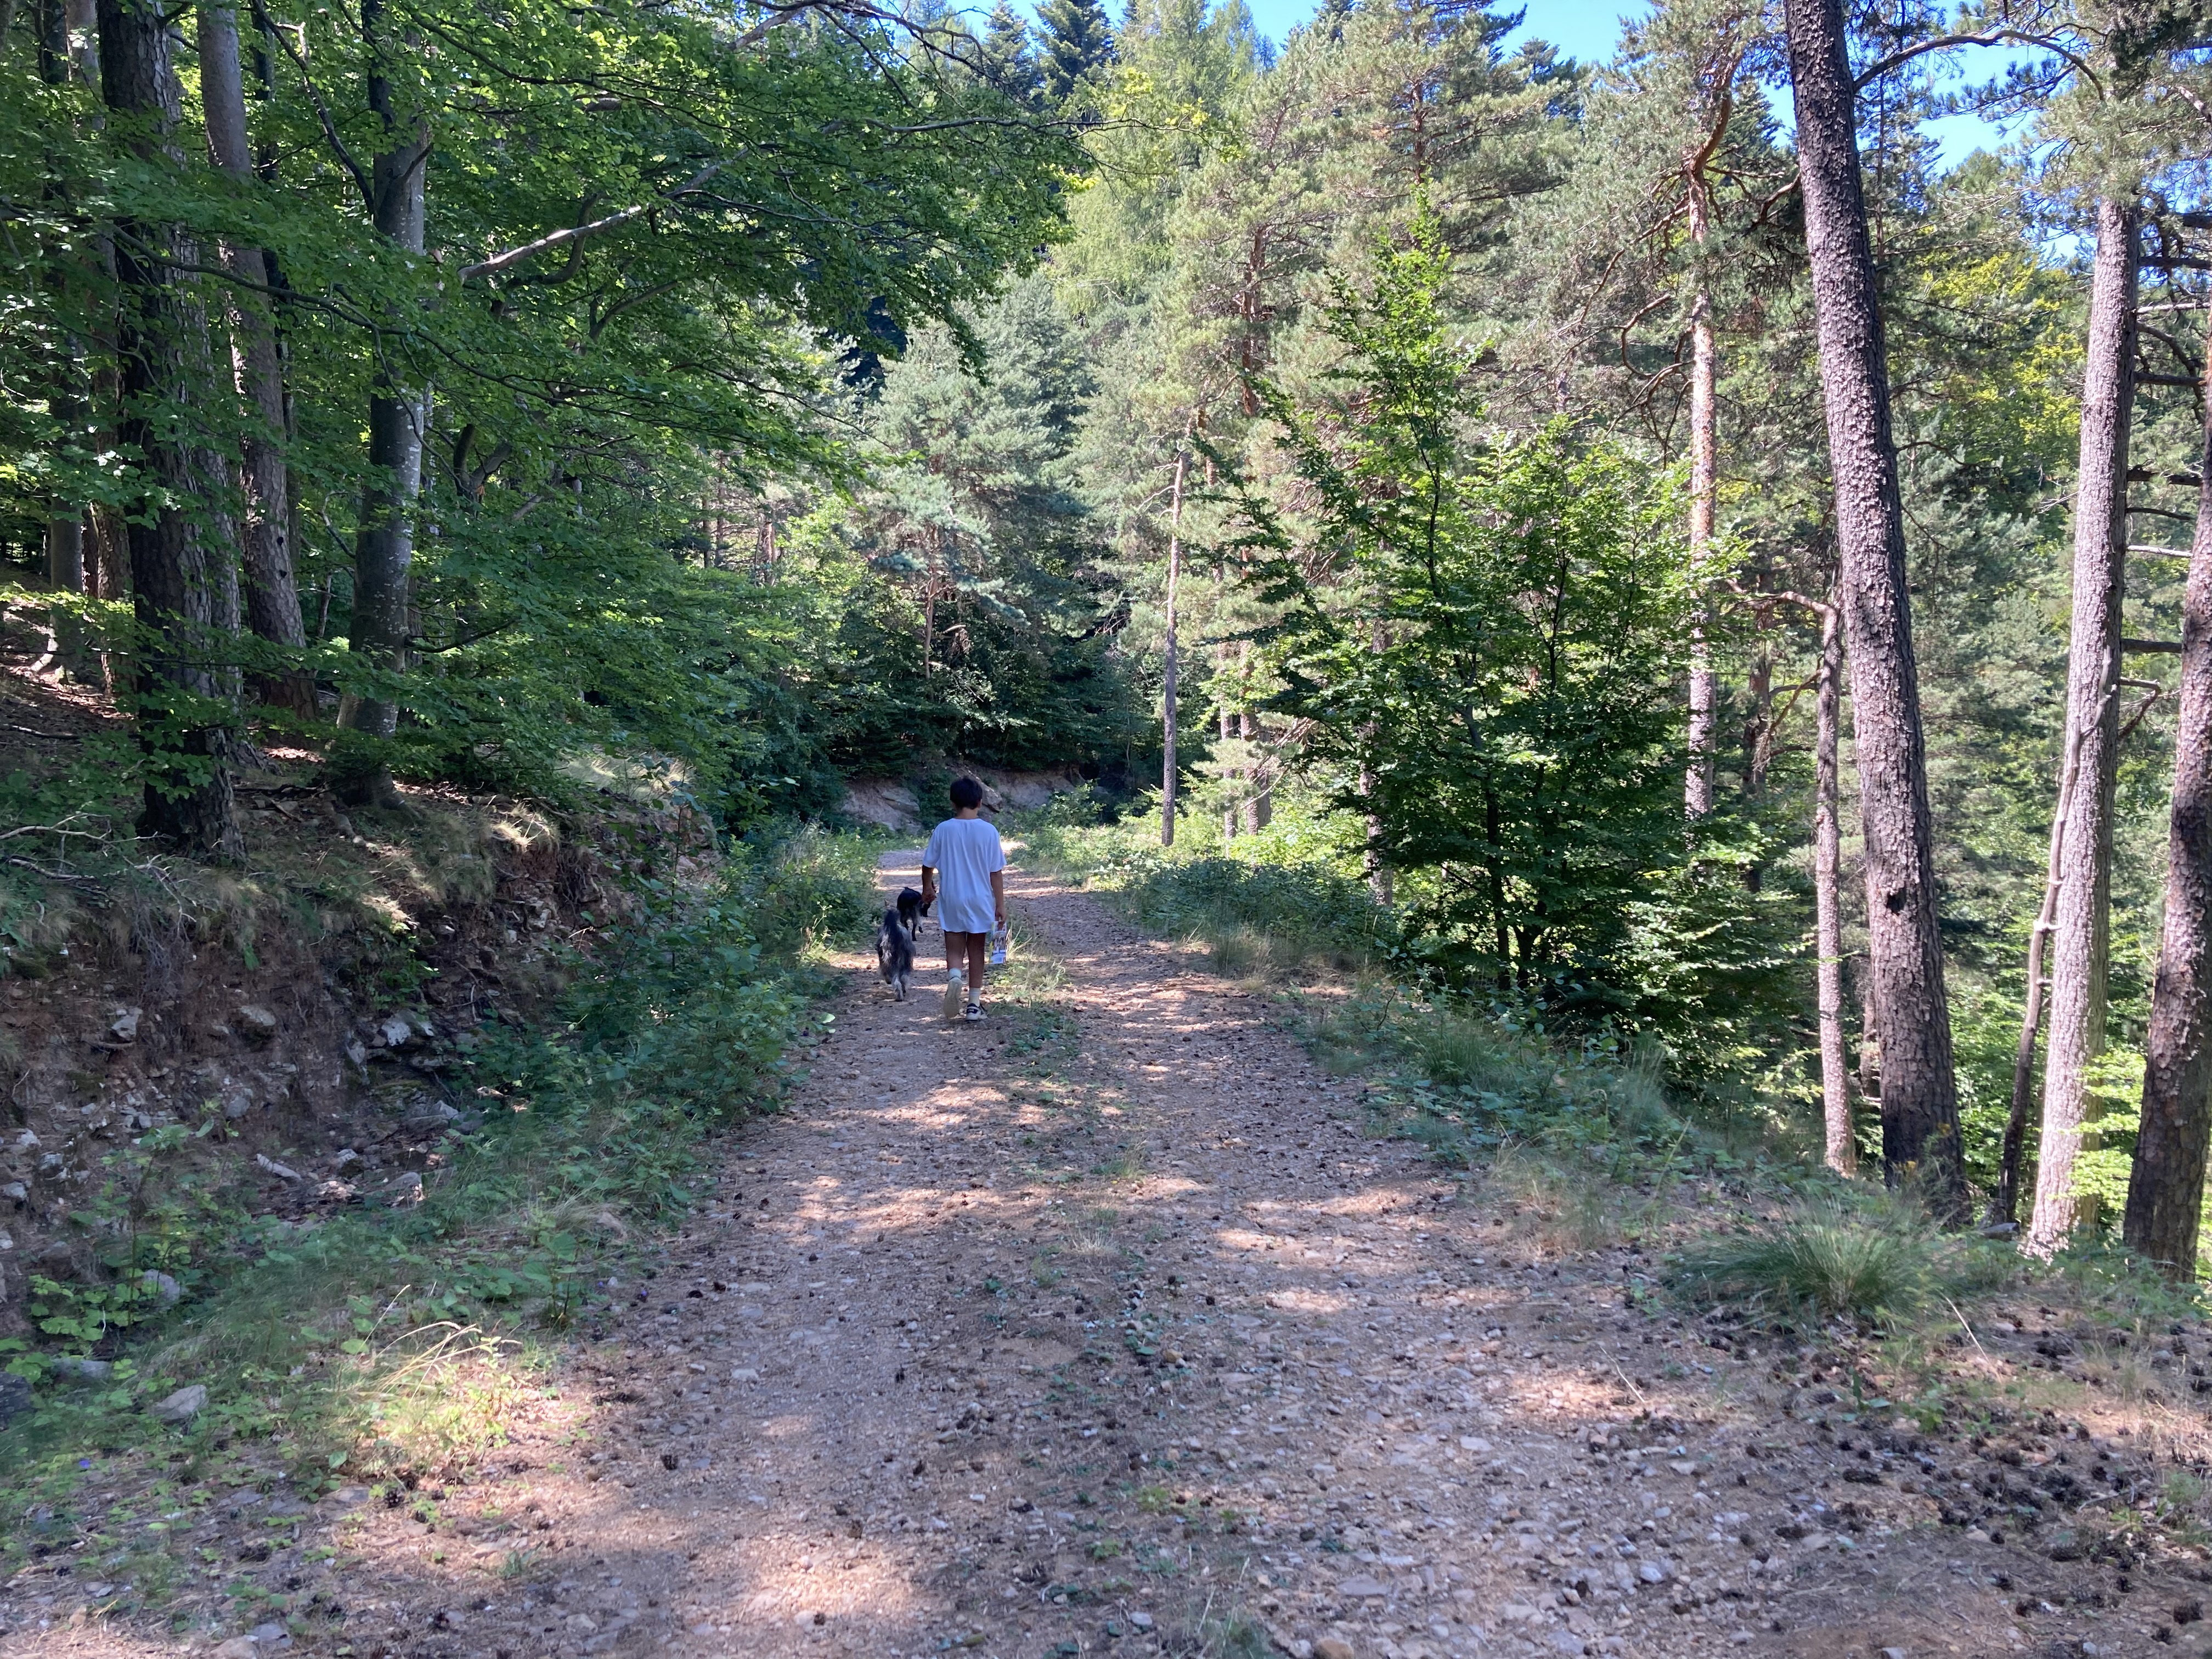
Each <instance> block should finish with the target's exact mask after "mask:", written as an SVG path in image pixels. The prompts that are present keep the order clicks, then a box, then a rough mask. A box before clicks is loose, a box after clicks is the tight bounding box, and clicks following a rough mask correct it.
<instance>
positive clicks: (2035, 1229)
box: [2027, 197, 2137, 1255]
mask: <svg viewBox="0 0 2212 1659" xmlns="http://www.w3.org/2000/svg"><path fill="white" fill-rule="evenodd" d="M2136 234H2137V233H2136V207H2135V204H2134V203H2132V202H2121V201H2116V200H2113V199H2111V198H2109V197H2108V198H2106V199H2105V200H2102V201H2100V202H2099V203H2098V204H2097V252H2096V259H2095V263H2094V265H2093V268H2092V271H2091V276H2090V287H2089V343H2088V357H2087V362H2086V363H2085V365H2084V367H2083V372H2082V385H2081V464H2080V468H2079V472H2078V476H2077V478H2076V481H2075V495H2074V608H2073V617H2072V626H2071V630H2070V637H2069V644H2068V649H2067V669H2066V743H2065V747H2066V749H2067V750H2068V751H2069V757H2071V758H2072V768H2071V769H2072V770H2073V773H2074V787H2073V788H2072V789H2071V790H2070V791H2068V792H2066V794H2067V799H2065V801H2064V802H2063V810H2064V811H2065V814H2066V824H2065V833H2064V834H2063V836H2059V835H2057V834H2055V833H2054V835H2053V836H2052V837H2051V846H2052V848H2053V851H2054V854H2055V858H2054V862H2053V864H2052V866H2051V887H2052V888H2054V889H2055V890H2056V891H2057V903H2056V905H2055V907H2054V908H2053V909H2052V912H2051V1037H2050V1042H2049V1046H2048V1048H2047V1050H2046V1052H2045V1060H2044V1068H2043V1133H2042V1136H2041V1138H2040V1139H2039V1144H2038V1146H2037V1152H2036V1164H2035V1209H2034V1211H2033V1213H2032V1214H2031V1215H2030V1217H2029V1218H2028V1224H2027V1248H2028V1249H2030V1250H2032V1251H2033V1252H2035V1253H2036V1254H2038V1255H2049V1254H2051V1252H2052V1251H2053V1250H2056V1249H2059V1248H2060V1247H2061V1246H2062V1245H2063V1244H2064V1243H2065V1242H2066V1240H2067V1237H2068V1236H2069V1234H2070V1233H2071V1232H2072V1231H2073V1230H2074V1228H2075V1226H2076V1225H2079V1224H2081V1223H2083V1222H2087V1221H2088V1220H2090V1219H2092V1218H2093V1216H2092V1211H2093V1200H2083V1199H2081V1198H2080V1197H2078V1196H2077V1195H2076V1194H2075V1191H2074V1172H2075V1162H2076V1158H2077V1155H2078V1154H2079V1153H2080V1152H2081V1149H2082V1146H2083V1145H2084V1140H2083V1137H2084V1135H2085V1134H2087V1133H2093V1131H2091V1130H2090V1129H2089V1127H2088V1126H2089V1124H2090V1122H2091V1121H2092V1120H2093V1116H2094V1115H2095V1110H2096V1107H2095V1103H2094V1101H2093V1097H2091V1095H2090V1092H2089V1081H2088V1072H2089V1067H2090V1066H2091V1064H2092V1063H2093V1061H2094V1060H2095V1059H2096V1058H2097V1056H2098V1055H2099V1054H2102V1053H2103V1052H2104V1048H2105V1015H2106V994H2105V986H2106V957H2107V954H2108V949H2109V939H2110V933H2111V915H2112V791H2113V786H2114V783H2115V781H2116V780H2117V778H2118V772H2119V736H2120V707H2119V677H2120V588H2121V577H2122V574H2123V571H2124V563H2125V559H2126V548H2127V505H2128V503H2127V474H2128V428H2129V416H2130V410H2131V409H2132V406H2133V404H2134V401H2135V380H2134V369H2135V346H2136V339H2135V336H2136Z"/></svg>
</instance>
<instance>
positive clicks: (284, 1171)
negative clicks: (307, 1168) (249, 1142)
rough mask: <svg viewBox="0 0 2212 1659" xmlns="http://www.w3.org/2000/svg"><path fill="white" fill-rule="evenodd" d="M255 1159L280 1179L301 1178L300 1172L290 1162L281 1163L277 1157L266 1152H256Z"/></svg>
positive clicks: (293, 1179) (292, 1179)
mask: <svg viewBox="0 0 2212 1659" xmlns="http://www.w3.org/2000/svg"><path fill="white" fill-rule="evenodd" d="M253 1161H254V1163H256V1164H258V1165H259V1166H260V1167H261V1168H263V1169H264V1170H267V1171H268V1172H269V1173H270V1175H273V1176H276V1178H277V1179H278V1180H279V1181H297V1180H298V1179H299V1178H300V1172H299V1171H298V1170H295V1169H293V1168H291V1167H290V1166H289V1164H279V1163H278V1162H277V1161H276V1159H275V1158H270V1157H268V1156H267V1155H266V1154H264V1153H261V1152H256V1153H254V1155H253Z"/></svg>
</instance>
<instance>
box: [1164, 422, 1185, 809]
mask: <svg viewBox="0 0 2212 1659" xmlns="http://www.w3.org/2000/svg"><path fill="white" fill-rule="evenodd" d="M1186 436H1188V434H1186ZM1189 465H1190V453H1189V451H1188V449H1186V448H1185V447H1183V445H1182V444H1177V445H1176V465H1175V493H1174V498H1173V501H1172V503H1171V504H1170V507H1169V508H1168V592H1167V600H1168V615H1167V638H1166V640H1165V641H1164V647H1163V651H1162V658H1163V660H1162V663H1161V667H1160V751H1161V752H1160V845H1161V846H1163V847H1172V846H1174V845H1175V821H1176V783H1177V782H1178V781H1179V780H1178V779H1177V777H1176V588H1177V586H1179V585H1180V584H1181V582H1182V484H1183V478H1184V476H1185V474H1186V472H1187V471H1188V468H1189Z"/></svg>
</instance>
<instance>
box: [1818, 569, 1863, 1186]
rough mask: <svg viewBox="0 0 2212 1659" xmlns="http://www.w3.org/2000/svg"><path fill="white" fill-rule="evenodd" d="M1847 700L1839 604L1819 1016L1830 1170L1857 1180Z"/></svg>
mask: <svg viewBox="0 0 2212 1659" xmlns="http://www.w3.org/2000/svg"><path fill="white" fill-rule="evenodd" d="M1843 701H1844V636H1843V618H1842V616H1841V614H1840V612H1839V611H1838V609H1837V608H1836V607H1835V606H1834V605H1830V606H1828V607H1827V608H1826V610H1825V611H1822V612H1821V613H1820V678H1819V680H1818V682H1817V684H1815V686H1814V704H1813V706H1814V711H1815V712H1814V736H1813V932H1814V941H1815V944H1816V946H1817V948H1818V949H1819V951H1820V966H1819V968H1818V969H1817V970H1816V975H1815V980H1816V984H1817V987H1818V991H1819V1003H1820V1105H1821V1116H1822V1118H1823V1119H1824V1120H1825V1121H1826V1126H1827V1150H1826V1160H1825V1161H1826V1164H1827V1166H1828V1167H1829V1168H1830V1169H1832V1170H1834V1171H1835V1172H1836V1173H1837V1174H1838V1175H1846V1176H1847V1175H1855V1174H1857V1171H1858V1167H1859V1153H1858V1140H1857V1135H1856V1134H1855V1133H1854V1131H1853V1128H1852V1125H1851V1071H1850V1060H1849V1058H1848V1057H1847V1056H1846V1054H1845V1053H1844V907H1843V893H1842V890H1841V879H1840V876H1841V871H1842V868H1843V827H1842V823H1841V817H1840V814H1839V811H1838V807H1839V805H1840V804H1841V802H1840V796H1841V793H1842V792H1841V789H1840V787H1839V783H1840V780H1839V778H1838V748H1839V746H1840V743H1841V733H1842V726H1843Z"/></svg>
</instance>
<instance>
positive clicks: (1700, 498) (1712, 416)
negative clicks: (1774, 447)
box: [1682, 179, 1720, 822]
mask: <svg viewBox="0 0 2212 1659" xmlns="http://www.w3.org/2000/svg"><path fill="white" fill-rule="evenodd" d="M1690 222H1691V228H1692V237H1693V239H1694V240H1696V242H1697V243H1698V244H1699V246H1701V247H1702V246H1703V244H1704V242H1705V209H1704V190H1703V181H1702V180H1700V179H1692V181H1691V186H1690ZM1718 380H1719V356H1718V353H1717V350H1716V349H1715V347H1714V343H1713V307H1712V299H1711V295H1708V294H1707V293H1706V292H1705V289H1704V288H1703V287H1702V286H1700V287H1699V289H1698V294H1697V298H1696V299H1695V300H1694V301H1692V305H1691V307H1690V568H1691V569H1692V570H1693V571H1698V572H1702V571H1703V569H1704V564H1705V556H1706V553H1707V551H1708V550H1709V549H1710V548H1711V544H1712V539H1713V524H1714V518H1715V495H1716V491H1717V487H1718V480H1719V472H1720V435H1719V424H1718V415H1717V407H1718V405H1717V386H1718ZM1719 732H1720V679H1719V677H1718V676H1717V675H1716V674H1715V673H1714V671H1713V653H1712V647H1711V643H1710V642H1709V641H1707V639H1706V637H1705V618H1704V616H1703V615H1702V613H1701V614H1700V615H1699V619H1698V621H1697V623H1695V625H1694V626H1693V627H1692V629H1691V633H1690V720H1689V730H1688V742H1689V751H1690V759H1689V771H1688V775H1687V776H1686V778H1685V780H1684V781H1683V786H1682V809H1683V811H1684V814H1685V815H1686V817H1689V818H1690V819H1691V820H1692V821H1693V822H1694V821H1695V820H1697V819H1699V818H1701V817H1705V815H1706V814H1707V813H1708V812H1711V811H1712V810H1713V763H1714V755H1715V751H1716V750H1717V747H1718V744H1719V741H1720V738H1719Z"/></svg>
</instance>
